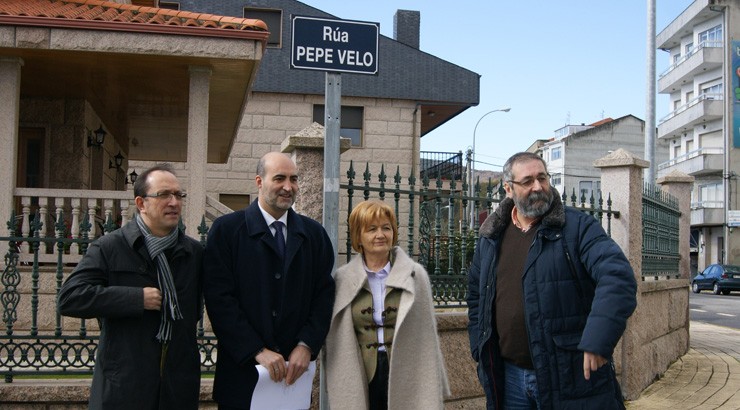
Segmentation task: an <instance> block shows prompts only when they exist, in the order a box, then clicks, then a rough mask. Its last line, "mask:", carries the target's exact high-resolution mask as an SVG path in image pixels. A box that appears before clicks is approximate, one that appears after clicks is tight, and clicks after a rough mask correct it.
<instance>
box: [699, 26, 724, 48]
mask: <svg viewBox="0 0 740 410" xmlns="http://www.w3.org/2000/svg"><path fill="white" fill-rule="evenodd" d="M715 42H722V25H721V24H718V25H716V26H714V27H712V28H710V29H709V30H706V31H702V32H701V33H699V44H702V43H715Z"/></svg>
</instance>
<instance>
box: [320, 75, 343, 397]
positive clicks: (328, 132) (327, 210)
mask: <svg viewBox="0 0 740 410" xmlns="http://www.w3.org/2000/svg"><path fill="white" fill-rule="evenodd" d="M324 114H325V118H324V132H325V135H324V209H323V221H322V223H323V225H324V229H326V233H327V234H328V235H329V239H330V240H331V244H332V246H333V247H334V254H335V255H337V254H338V251H339V246H338V244H339V128H340V124H341V122H342V75H341V74H339V73H330V72H327V73H326V92H325V94H324ZM334 268H335V269H336V259H335V260H334ZM321 363H322V364H324V363H326V352H325V351H324V349H321ZM319 408H320V409H321V410H327V409H329V402H328V395H327V391H326V373H325V372H324V366H321V369H320V372H319Z"/></svg>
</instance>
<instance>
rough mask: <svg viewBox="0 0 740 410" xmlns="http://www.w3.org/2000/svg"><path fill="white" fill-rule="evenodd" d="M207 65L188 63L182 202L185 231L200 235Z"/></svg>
mask: <svg viewBox="0 0 740 410" xmlns="http://www.w3.org/2000/svg"><path fill="white" fill-rule="evenodd" d="M210 82H211V69H210V68H208V67H199V66H191V67H190V101H189V106H188V160H187V161H188V162H187V164H186V168H187V170H188V176H189V181H188V188H187V192H188V199H187V202H186V206H185V219H184V222H185V226H186V227H187V231H186V232H187V234H188V235H190V236H191V237H193V238H195V239H200V235H199V234H198V225H200V222H201V219H202V218H203V215H205V212H206V167H207V164H208V98H209V91H210V90H209V88H210Z"/></svg>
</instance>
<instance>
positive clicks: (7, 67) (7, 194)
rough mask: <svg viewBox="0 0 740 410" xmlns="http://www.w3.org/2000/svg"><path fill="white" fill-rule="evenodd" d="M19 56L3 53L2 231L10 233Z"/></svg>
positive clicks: (0, 128)
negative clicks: (8, 222) (8, 223)
mask: <svg viewBox="0 0 740 410" xmlns="http://www.w3.org/2000/svg"><path fill="white" fill-rule="evenodd" d="M22 66H23V59H21V58H20V57H0V101H2V102H3V103H2V104H0V146H1V147H3V148H2V149H0V164H4V165H3V168H5V169H6V170H7V173H3V174H4V175H3V177H2V178H0V232H4V234H7V232H8V230H7V229H8V226H7V224H6V222H7V221H8V220H9V219H10V213H11V211H12V210H13V202H14V201H13V189H14V188H15V182H16V179H17V177H18V176H17V173H18V117H19V107H20V99H21V67H22Z"/></svg>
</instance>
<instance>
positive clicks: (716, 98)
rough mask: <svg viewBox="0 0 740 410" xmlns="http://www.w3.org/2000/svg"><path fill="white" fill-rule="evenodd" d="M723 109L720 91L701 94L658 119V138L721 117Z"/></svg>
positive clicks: (666, 136) (675, 135) (670, 135)
mask: <svg viewBox="0 0 740 410" xmlns="http://www.w3.org/2000/svg"><path fill="white" fill-rule="evenodd" d="M723 110H724V98H723V95H722V94H721V93H717V94H701V95H699V96H698V97H696V98H694V99H692V100H690V101H689V102H687V103H686V104H684V105H682V106H680V107H678V108H676V109H675V110H674V111H673V112H671V113H669V114H668V115H666V116H665V117H663V118H661V119H660V121H659V123H658V138H669V137H678V136H679V135H680V134H681V133H683V132H686V131H689V130H690V129H691V128H693V127H694V126H695V125H697V124H701V123H703V122H707V121H713V120H718V119H720V118H722V113H723Z"/></svg>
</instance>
